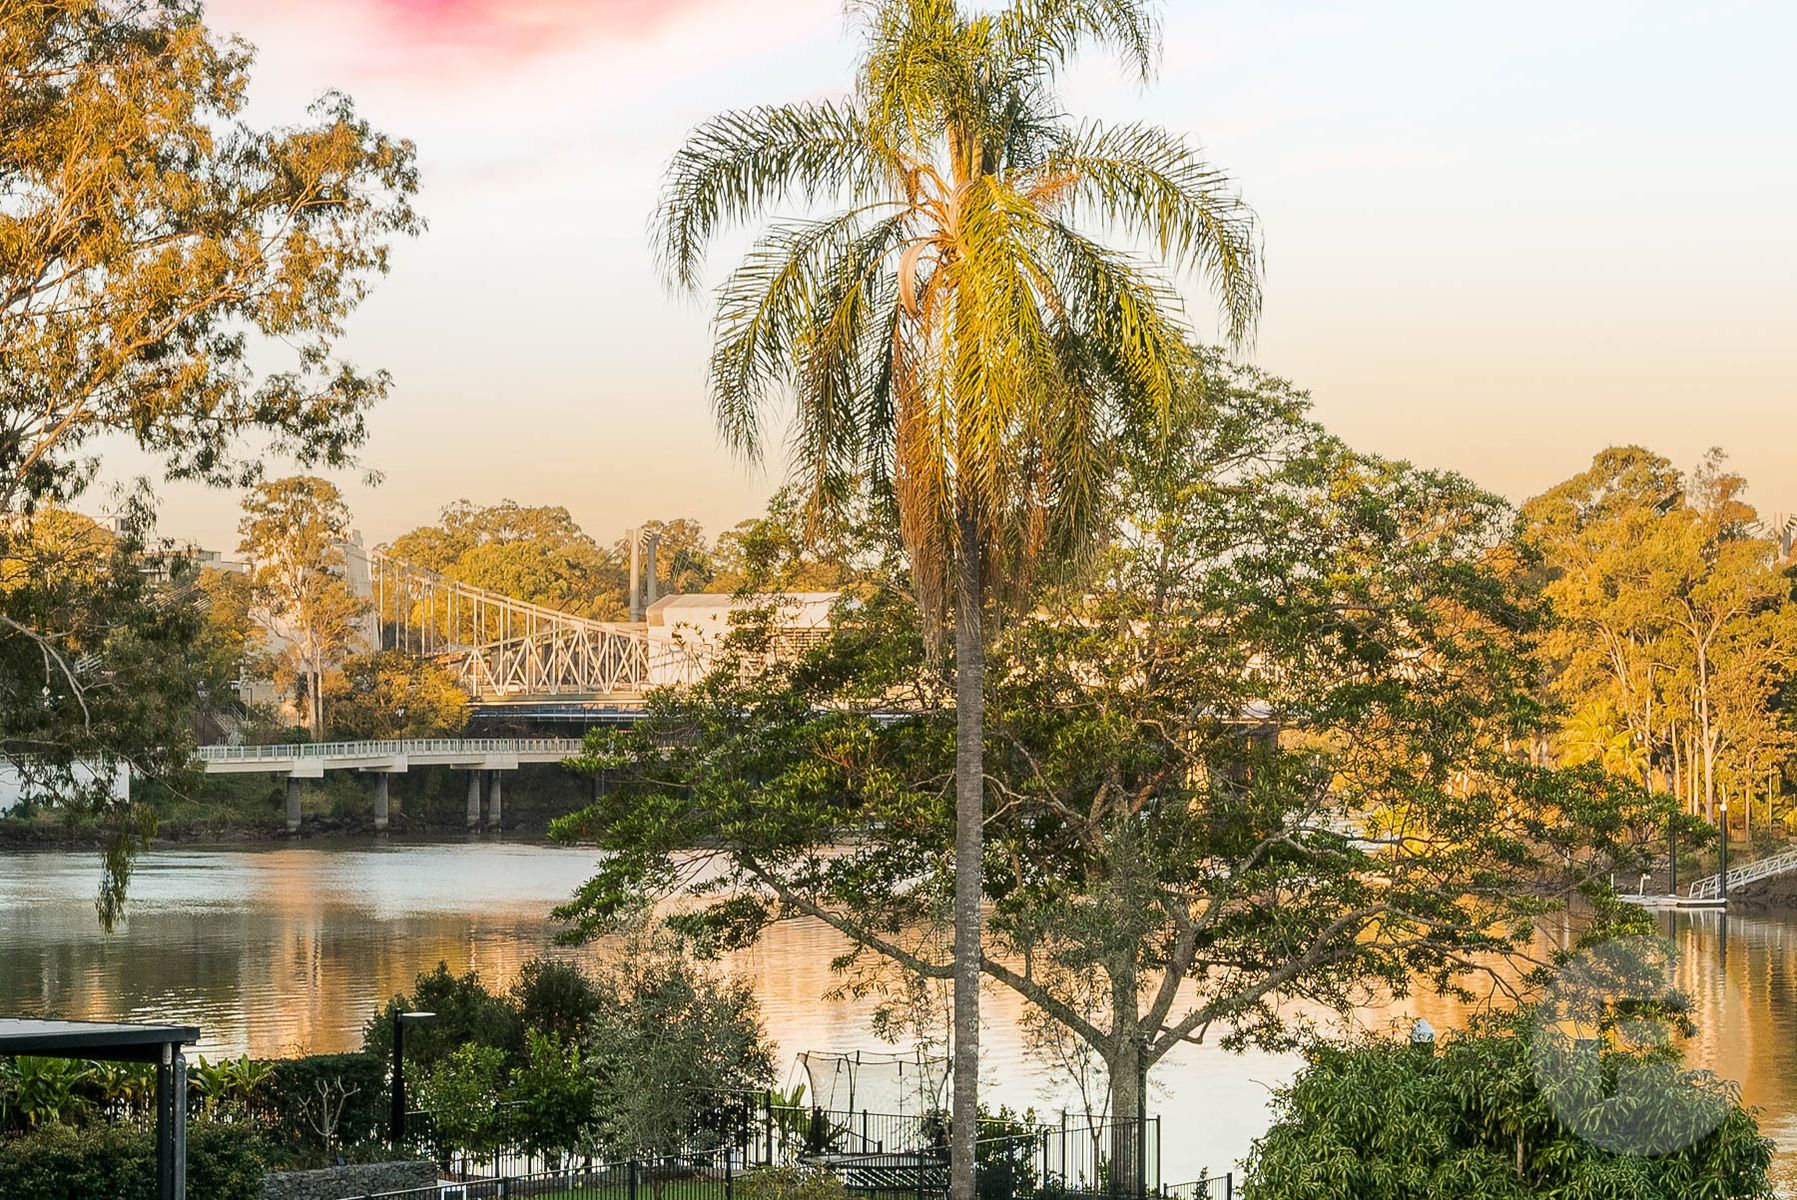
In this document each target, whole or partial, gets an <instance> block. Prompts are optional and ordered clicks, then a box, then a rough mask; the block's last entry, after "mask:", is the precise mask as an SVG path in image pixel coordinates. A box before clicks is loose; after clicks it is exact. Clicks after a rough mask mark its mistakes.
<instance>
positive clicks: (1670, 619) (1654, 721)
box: [1523, 447, 1797, 821]
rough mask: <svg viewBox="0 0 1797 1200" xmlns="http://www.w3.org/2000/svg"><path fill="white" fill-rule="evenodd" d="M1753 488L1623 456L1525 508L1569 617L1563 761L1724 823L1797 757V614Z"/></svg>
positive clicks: (1564, 648)
mask: <svg viewBox="0 0 1797 1200" xmlns="http://www.w3.org/2000/svg"><path fill="white" fill-rule="evenodd" d="M1745 486H1746V485H1745V481H1744V480H1743V479H1742V478H1741V477H1740V476H1739V475H1736V474H1734V473H1732V472H1730V471H1727V470H1726V469H1725V466H1724V462H1723V459H1722V458H1721V456H1720V454H1719V453H1718V452H1712V453H1711V454H1710V455H1709V456H1707V457H1706V458H1705V460H1704V461H1703V462H1702V463H1701V464H1699V466H1698V468H1697V469H1696V470H1694V471H1693V472H1691V473H1690V474H1689V475H1688V476H1687V475H1684V474H1682V473H1680V472H1678V471H1676V470H1675V469H1673V467H1672V466H1671V464H1670V463H1669V462H1667V460H1665V459H1663V458H1660V457H1659V456H1657V455H1653V454H1650V453H1649V452H1647V451H1644V450H1640V449H1638V448H1633V447H1625V448H1619V449H1610V450H1606V451H1604V452H1602V453H1601V454H1599V455H1598V456H1597V458H1596V459H1595V460H1594V462H1593V464H1592V467H1591V469H1590V470H1588V471H1585V472H1583V473H1581V474H1580V475H1578V476H1575V477H1574V478H1573V479H1570V480H1568V481H1566V482H1565V483H1563V484H1561V485H1559V486H1557V487H1555V488H1553V489H1552V490H1550V491H1548V492H1547V493H1545V494H1543V495H1542V496H1540V497H1538V498H1536V499H1534V500H1531V501H1530V502H1529V503H1528V504H1526V505H1525V506H1524V507H1523V517H1524V524H1525V529H1526V532H1527V536H1528V538H1529V540H1530V541H1531V542H1532V543H1533V544H1534V545H1535V546H1536V547H1537V548H1538V549H1539V551H1540V554H1541V561H1542V566H1543V570H1542V589H1543V594H1544V595H1545V596H1546V598H1547V599H1548V600H1549V602H1550V603H1551V605H1552V606H1553V609H1554V612H1555V614H1556V616H1557V617H1558V618H1559V620H1558V621H1557V622H1556V623H1555V624H1554V625H1552V626H1551V627H1550V628H1549V630H1548V632H1547V634H1546V636H1545V637H1544V639H1543V649H1544V651H1545V653H1546V658H1547V662H1548V665H1549V667H1550V669H1551V674H1550V676H1549V684H1548V686H1549V690H1550V694H1551V695H1553V697H1554V698H1555V699H1556V700H1558V701H1560V702H1561V703H1562V704H1563V706H1564V709H1565V714H1566V715H1565V720H1564V725H1563V728H1562V730H1561V736H1560V739H1559V750H1560V753H1561V755H1562V756H1563V758H1565V759H1567V760H1569V761H1578V760H1581V759H1592V760H1597V761H1602V762H1604V763H1606V764H1607V765H1608V766H1609V767H1610V769H1612V770H1616V771H1619V772H1624V773H1627V774H1629V775H1631V776H1632V777H1634V778H1638V779H1641V780H1642V781H1643V782H1644V783H1647V784H1649V785H1651V786H1657V787H1661V788H1665V789H1667V790H1671V791H1674V792H1677V793H1678V794H1679V795H1681V796H1683V797H1684V798H1685V801H1686V805H1687V808H1688V810H1689V811H1690V812H1692V813H1701V814H1702V815H1703V816H1704V817H1705V818H1706V819H1708V820H1712V821H1713V820H1715V819H1716V817H1717V813H1718V811H1719V808H1720V800H1721V798H1722V797H1723V796H1725V795H1726V794H1727V793H1732V794H1734V795H1736V796H1740V795H1742V794H1743V793H1745V794H1746V795H1747V796H1748V797H1749V802H1748V804H1747V805H1745V806H1744V807H1745V808H1746V810H1747V812H1748V813H1749V814H1750V813H1751V807H1752V805H1751V796H1752V794H1753V792H1754V790H1755V789H1756V788H1763V787H1764V786H1765V784H1764V780H1766V778H1767V777H1768V776H1776V774H1777V773H1778V771H1779V768H1780V767H1781V766H1782V764H1783V763H1784V762H1785V761H1786V760H1787V759H1788V757H1789V755H1790V748H1791V744H1792V738H1791V732H1790V730H1789V728H1788V727H1787V725H1786V722H1785V720H1784V718H1783V714H1782V713H1781V712H1780V711H1779V705H1778V697H1779V692H1780V689H1781V688H1782V687H1783V686H1784V684H1785V683H1786V682H1787V681H1788V680H1789V679H1790V678H1791V677H1792V675H1793V673H1794V672H1797V606H1793V605H1792V603H1791V583H1790V579H1789V577H1788V575H1787V571H1786V567H1785V566H1784V565H1783V564H1782V563H1781V561H1780V558H1779V547H1778V544H1777V542H1776V541H1775V539H1773V538H1771V537H1766V536H1761V535H1760V534H1759V533H1758V532H1757V517H1758V514H1757V513H1756V512H1755V510H1754V509H1753V508H1752V506H1751V505H1749V504H1747V503H1746V502H1745V500H1744V499H1743V498H1742V493H1743V492H1744V490H1745ZM1741 807H1743V806H1738V807H1737V811H1740V809H1741Z"/></svg>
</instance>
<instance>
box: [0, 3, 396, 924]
mask: <svg viewBox="0 0 1797 1200" xmlns="http://www.w3.org/2000/svg"><path fill="white" fill-rule="evenodd" d="M253 57H254V51H253V49H252V48H251V47H250V46H249V45H248V44H247V43H245V42H243V41H241V40H239V39H236V38H225V37H221V36H218V35H217V34H215V33H214V32H213V31H211V30H209V29H208V28H207V27H206V25H205V23H204V21H203V19H202V15H201V11H200V4H199V3H198V0H154V2H149V0H43V2H41V3H6V4H0V115H3V119H0V348H3V350H0V559H4V560H6V561H7V563H8V564H9V567H10V568H12V569H13V570H14V574H15V577H16V578H23V577H29V578H28V580H27V582H28V585H29V586H16V585H14V584H9V585H7V586H6V587H4V588H0V759H3V760H4V761H5V763H6V764H7V765H8V766H10V767H12V768H15V769H18V770H20V771H22V772H24V773H26V774H28V775H30V776H32V777H33V778H34V780H35V781H36V782H37V784H38V785H40V787H41V791H42V794H43V795H45V796H46V797H49V798H52V799H54V800H55V801H57V802H59V803H64V804H67V805H68V806H69V807H71V808H85V809H88V810H89V811H92V812H96V813H97V814H98V815H99V816H100V817H102V819H103V820H104V822H105V823H106V824H107V825H108V826H109V832H108V834H107V842H108V845H109V847H124V846H126V845H128V844H133V843H136V842H138V841H141V840H142V837H143V836H144V835H145V834H146V833H147V831H148V830H149V829H151V828H152V827H153V824H154V823H153V820H152V814H151V813H150V811H149V810H148V809H147V808H146V807H144V806H142V805H139V804H133V803H130V802H129V801H126V800H123V799H121V798H110V790H109V789H108V792H107V796H106V797H99V796H96V795H94V793H93V789H92V788H91V787H90V786H89V783H90V782H91V781H90V780H89V779H88V776H89V775H90V774H92V771H93V769H98V773H99V774H100V775H102V776H105V777H107V778H110V777H111V775H112V774H113V772H114V770H115V769H117V768H119V767H120V766H121V764H123V763H127V762H128V763H130V764H132V765H133V767H134V768H136V769H138V770H140V771H143V772H146V773H150V774H154V775H156V776H158V777H159V778H163V779H167V778H169V777H170V775H171V773H172V772H173V771H175V770H176V769H178V768H179V767H180V765H181V763H182V762H183V761H184V760H185V758H186V754H185V751H184V747H185V746H186V744H187V742H188V740H189V738H188V736H187V735H186V734H185V733H182V732H177V731H178V730H179V728H180V727H182V726H185V724H186V720H185V714H184V713H183V712H182V711H181V708H182V706H183V704H182V701H181V699H180V690H179V689H177V688H176V687H175V686H174V685H175V684H176V682H177V681H179V680H182V679H183V678H184V675H183V671H182V670H175V669H172V668H170V669H164V668H162V667H151V668H146V666H145V663H144V661H143V660H142V658H141V653H142V651H144V649H145V647H146V643H145V642H144V641H142V640H140V639H139V638H138V637H135V636H132V635H133V634H137V633H143V632H144V631H155V636H154V637H153V638H152V640H153V641H155V642H157V643H159V645H160V646H161V647H167V646H168V645H169V644H170V642H171V640H172V641H175V642H178V641H179V640H180V639H179V638H178V637H177V636H176V635H175V634H174V633H173V632H172V624H173V623H174V622H175V615H174V614H175V610H177V609H191V608H192V607H193V605H192V604H190V603H188V601H191V600H192V599H193V596H192V594H191V591H187V592H183V593H181V594H179V595H177V594H172V593H171V592H169V591H162V590H159V589H156V588H151V587H148V586H145V581H142V580H135V581H134V580H132V579H130V578H128V577H127V576H132V575H136V574H138V573H139V570H140V567H141V565H142V564H141V561H133V560H141V555H142V552H144V551H148V550H153V549H154V547H151V546H147V545H145V544H144V542H143V539H142V538H141V536H139V533H140V532H141V529H142V528H143V527H144V523H143V522H141V521H138V520H136V519H135V517H133V519H132V520H130V521H127V522H126V523H127V524H131V525H134V526H135V527H136V531H135V532H133V533H130V534H128V535H127V536H126V537H124V538H122V539H120V540H119V542H118V543H117V544H116V545H115V547H114V549H116V551H117V553H116V555H114V558H115V559H116V561H115V562H114V563H112V564H111V565H110V567H109V569H108V571H107V572H106V573H105V579H104V581H103V584H102V586H99V587H88V588H75V587H70V586H67V584H68V580H69V578H70V577H69V576H68V575H67V573H62V574H56V573H53V572H48V571H46V570H40V567H41V566H42V563H43V556H42V554H41V553H40V552H39V551H40V548H37V547H34V546H33V544H32V542H33V538H34V537H35V534H34V532H33V531H34V528H35V526H34V521H35V518H34V517H33V516H32V514H33V513H35V512H37V511H39V510H41V509H43V508H45V507H46V506H52V505H58V504H61V505H67V504H69V503H71V502H72V501H73V500H74V499H75V498H76V497H77V496H80V495H82V494H83V493H84V492H85V491H86V490H87V489H88V487H89V485H90V484H91V483H92V482H93V480H94V479H95V478H96V476H97V474H98V473H99V471H100V469H101V467H102V465H103V460H102V455H103V453H105V452H106V450H107V448H108V447H116V446H118V445H120V444H122V443H123V442H125V441H127V440H128V441H129V442H133V443H135V444H136V445H137V446H138V447H139V448H141V449H142V450H144V451H145V452H147V453H148V454H149V455H150V456H152V457H154V458H155V459H157V460H159V461H160V462H161V464H162V465H163V467H164V468H165V469H166V472H167V473H168V474H169V475H170V476H172V477H179V478H189V479H202V480H205V481H207V482H211V483H219V484H238V483H243V482H246V481H249V480H253V479H255V478H256V477H258V476H259V474H260V472H261V470H262V465H263V463H264V462H265V461H267V459H268V458H269V457H270V451H271V450H272V451H274V452H280V453H289V454H291V455H293V456H294V457H295V458H297V459H298V461H299V462H300V463H301V464H313V463H318V464H324V465H339V464H342V463H344V462H346V461H347V460H348V459H349V458H350V457H351V455H352V454H353V452H354V451H355V449H356V447H357V446H358V445H359V444H360V443H361V441H362V440H363V437H364V434H365V424H364V418H365V415H366V412H367V409H368V408H369V406H370V405H372V404H373V403H374V402H375V401H377V400H379V399H380V398H381V397H382V396H383V395H384V394H385V393H386V391H387V388H388V386H389V380H388V377H387V375H386V373H385V372H382V371H378V370H362V369H358V368H357V367H356V366H354V365H353V364H351V363H348V362H345V361H343V359H342V358H341V357H340V356H339V354H338V352H337V350H338V338H339V336H340V335H341V334H342V332H343V325H344V322H345V320H346V319H347V318H348V317H349V315H350V314H351V313H352V312H353V311H354V310H355V308H356V306H357V305H358V304H359V303H360V302H361V300H362V299H363V297H364V296H366V295H367V293H368V290H369V288H370V287H371V286H372V283H373V281H374V280H375V279H376V278H378V277H379V276H380V275H381V274H382V273H384V272H385V271H386V269H387V255H388V249H389V246H390V243H391V242H392V241H393V240H394V239H396V238H400V237H405V236H410V235H413V234H415V233H417V232H418V231H419V230H420V229H421V228H422V221H421V220H420V218H419V216H418V214H417V212H416V211H415V210H414V208H413V206H412V198H413V195H414V193H415V192H416V190H417V186H418V176H417V170H416V164H415V154H414V148H413V146H412V144H411V143H410V142H407V141H403V140H399V139H395V138H391V137H388V136H387V135H385V134H383V133H381V132H380V131H379V130H377V129H375V128H374V127H373V126H371V125H370V124H369V123H368V122H367V121H366V120H364V119H363V118H362V117H361V116H360V115H359V114H358V113H357V111H356V109H355V107H354V105H353V104H352V103H351V102H350V100H349V99H348V97H345V96H342V95H338V94H327V95H325V96H323V97H322V98H321V99H320V100H319V101H318V102H317V103H316V104H315V105H314V106H313V107H312V108H311V110H310V112H309V113H308V114H306V115H305V116H304V117H303V118H301V119H298V120H296V121H293V122H291V123H289V124H287V125H284V126H281V127H275V128H258V127H256V126H254V125H252V124H250V123H249V122H248V121H246V120H245V115H244V106H245V104H246V102H247V99H248V90H249V80H250V68H251V63H252V60H253ZM142 507H143V505H142V504H141V503H138V502H133V503H132V504H130V505H128V506H127V508H128V509H129V510H130V511H131V512H132V513H136V512H137V511H138V510H140V509H141V508H142ZM45 589H49V591H50V592H53V593H54V594H53V595H50V594H46V590H45ZM133 609H139V610H141V611H130V610H133ZM193 616H194V614H193V613H192V612H183V613H182V614H181V615H180V620H181V621H183V622H187V621H191V620H192V619H193ZM164 634H167V635H168V636H167V637H166V638H165V637H164ZM188 637H189V640H191V634H189V635H188ZM159 661H161V660H159ZM222 691H223V689H222V688H216V689H214V693H215V694H219V693H222ZM186 692H187V696H188V700H187V701H186V705H187V706H191V703H192V699H191V698H192V697H193V696H194V694H195V690H194V689H193V688H192V687H188V688H187V689H186ZM131 693H135V695H136V697H137V699H135V700H132V701H131V702H130V703H128V704H125V705H124V707H123V708H121V707H120V702H121V700H122V698H123V697H124V696H126V695H127V694H131ZM20 697H24V698H27V700H28V703H20V702H19V699H18V698H20ZM152 698H153V699H152ZM134 708H135V709H136V710H138V711H137V712H135V713H133V711H132V710H133V709H134ZM151 708H154V709H155V713H154V715H153V716H151V717H149V718H148V719H145V712H146V711H147V710H149V709H151ZM121 838H122V839H123V841H121V840H120V839H121ZM128 858H129V856H128V854H126V853H125V852H124V850H123V849H120V850H119V851H118V852H117V853H114V852H113V851H112V850H110V849H109V852H108V855H107V880H108V882H107V884H106V885H105V888H104V890H103V893H102V902H101V912H102V916H103V917H105V916H107V915H108V914H111V913H116V911H117V906H118V904H119V903H121V902H122V899H123V887H124V871H125V869H126V868H127V867H128V865H129V864H128Z"/></svg>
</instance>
